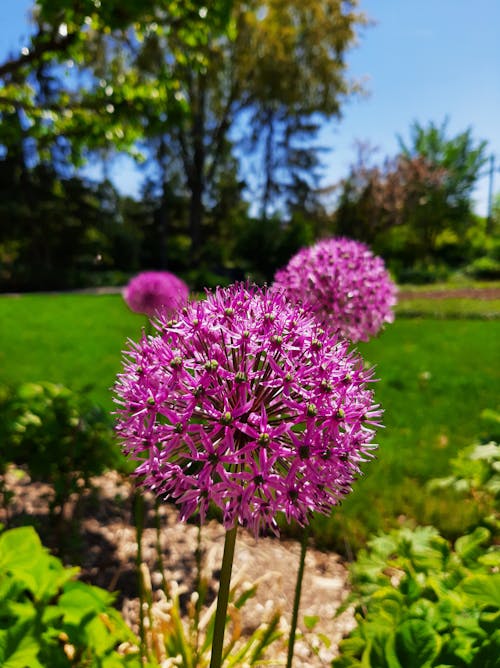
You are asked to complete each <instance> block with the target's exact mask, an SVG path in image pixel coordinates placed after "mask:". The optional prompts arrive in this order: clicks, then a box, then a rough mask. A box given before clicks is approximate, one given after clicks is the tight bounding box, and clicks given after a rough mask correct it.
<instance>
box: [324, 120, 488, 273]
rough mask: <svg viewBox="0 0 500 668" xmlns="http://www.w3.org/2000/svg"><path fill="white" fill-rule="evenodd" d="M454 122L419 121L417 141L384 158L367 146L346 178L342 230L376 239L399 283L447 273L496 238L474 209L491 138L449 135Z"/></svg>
mask: <svg viewBox="0 0 500 668" xmlns="http://www.w3.org/2000/svg"><path fill="white" fill-rule="evenodd" d="M447 125H448V123H447V121H445V122H444V123H443V124H442V125H440V126H438V125H436V124H434V123H430V124H429V125H428V126H426V127H424V126H422V125H420V124H418V123H414V124H413V125H412V127H411V129H410V142H409V143H408V144H405V143H404V142H403V141H402V140H401V139H400V152H399V154H398V155H396V156H395V157H394V158H392V159H391V158H386V159H385V160H384V161H383V163H382V164H381V165H372V164H371V152H370V151H369V150H367V147H365V146H361V147H360V151H359V156H358V160H357V162H356V163H355V164H354V165H353V166H352V167H351V170H350V173H349V175H348V177H347V178H346V179H344V180H343V181H342V182H341V192H340V199H339V205H338V208H337V211H336V213H335V219H334V224H335V226H336V230H337V233H339V234H343V235H345V236H350V237H353V238H356V239H360V240H362V241H365V242H368V243H370V244H371V245H372V247H373V248H374V250H375V251H376V252H377V253H379V254H380V255H382V256H383V257H384V259H385V260H386V262H387V263H388V265H389V267H390V269H391V271H393V272H394V274H395V275H396V277H397V280H398V281H400V282H413V283H427V282H433V281H437V280H443V279H445V278H446V277H447V273H449V271H450V269H452V268H458V267H465V266H466V265H467V264H468V263H469V262H471V261H472V260H474V259H475V258H477V257H478V256H481V255H485V254H486V253H488V252H489V247H490V246H491V245H492V244H494V239H495V237H494V234H493V230H492V229H490V227H489V226H487V225H486V221H484V220H481V219H479V218H478V217H477V216H474V214H473V212H472V191H473V189H474V186H475V183H476V181H477V179H478V177H479V174H480V171H481V169H482V167H483V166H484V164H485V162H486V155H485V153H486V142H484V141H476V140H475V139H474V138H473V136H472V130H471V129H470V128H469V129H467V130H465V131H464V132H461V133H459V134H457V135H455V136H449V135H448V130H447Z"/></svg>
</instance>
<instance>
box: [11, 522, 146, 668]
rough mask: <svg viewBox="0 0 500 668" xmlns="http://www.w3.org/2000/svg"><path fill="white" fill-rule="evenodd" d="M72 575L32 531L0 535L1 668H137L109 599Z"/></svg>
mask: <svg viewBox="0 0 500 668" xmlns="http://www.w3.org/2000/svg"><path fill="white" fill-rule="evenodd" d="M77 573H78V568H67V567H64V566H63V564H62V563H61V561H60V560H59V559H57V558H56V557H53V556H51V555H50V554H49V553H48V551H47V550H46V549H45V548H44V547H43V546H42V544H41V542H40V539H39V538H38V536H37V534H36V533H35V531H34V529H33V528H32V527H21V528H17V529H11V530H10V531H5V532H3V533H2V534H1V535H0V664H1V665H2V666H4V667H5V668H26V667H27V666H29V668H65V667H68V668H69V667H70V666H71V667H74V668H84V667H85V668H119V666H130V667H131V668H132V667H133V668H139V665H140V662H139V660H138V658H137V653H136V652H135V653H134V651H133V648H134V646H135V647H136V645H137V639H136V638H135V636H134V635H133V634H132V632H131V631H130V629H128V627H127V626H126V624H125V622H124V621H123V619H122V618H121V616H120V615H119V613H118V612H117V611H116V610H115V609H114V608H113V607H112V603H113V596H112V595H111V594H109V593H108V592H106V591H105V590H103V589H100V588H98V587H93V586H91V585H87V584H84V583H83V582H79V581H77V580H75V576H76V575H77ZM122 643H123V644H122ZM120 646H121V649H122V650H124V649H125V648H128V649H129V653H128V654H126V653H125V652H124V651H120V652H119V651H118V648H119V647H120ZM136 650H137V647H136Z"/></svg>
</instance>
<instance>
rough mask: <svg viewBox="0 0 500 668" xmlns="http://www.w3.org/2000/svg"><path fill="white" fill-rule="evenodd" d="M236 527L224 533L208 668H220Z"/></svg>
mask: <svg viewBox="0 0 500 668" xmlns="http://www.w3.org/2000/svg"><path fill="white" fill-rule="evenodd" d="M236 532H237V525H235V526H234V527H233V528H232V529H229V530H228V531H226V538H225V541H224V554H223V556H222V568H221V572H220V581H219V594H218V596H217V610H216V612H215V624H214V637H213V640H212V656H211V659H210V668H221V666H222V649H223V646H224V631H225V629H226V616H227V604H228V601H229V590H230V586H231V570H232V568H233V557H234V545H235V543H236Z"/></svg>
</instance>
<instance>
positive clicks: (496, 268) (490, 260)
mask: <svg viewBox="0 0 500 668" xmlns="http://www.w3.org/2000/svg"><path fill="white" fill-rule="evenodd" d="M465 272H466V273H467V274H468V275H469V276H472V277H473V278H477V279H484V280H492V281H497V280H498V279H499V278H500V262H499V261H498V260H497V259H495V258H494V257H489V256H487V255H485V256H484V257H479V258H477V259H476V260H473V261H472V262H471V263H470V264H468V265H467V267H466V268H465Z"/></svg>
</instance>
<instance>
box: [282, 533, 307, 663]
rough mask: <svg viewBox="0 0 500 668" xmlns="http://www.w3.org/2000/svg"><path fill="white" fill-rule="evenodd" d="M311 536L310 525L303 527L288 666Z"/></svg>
mask: <svg viewBox="0 0 500 668" xmlns="http://www.w3.org/2000/svg"><path fill="white" fill-rule="evenodd" d="M308 538H309V527H307V528H305V529H303V531H302V537H301V541H300V560H299V569H298V571H297V582H296V583H295V597H294V599H293V611H292V621H291V624H290V635H289V636H288V657H287V660H286V668H292V661H293V650H294V646H295V634H296V633H297V620H298V617H299V606H300V594H301V591H302V580H303V579H304V566H305V563H306V552H307V539H308Z"/></svg>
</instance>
